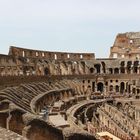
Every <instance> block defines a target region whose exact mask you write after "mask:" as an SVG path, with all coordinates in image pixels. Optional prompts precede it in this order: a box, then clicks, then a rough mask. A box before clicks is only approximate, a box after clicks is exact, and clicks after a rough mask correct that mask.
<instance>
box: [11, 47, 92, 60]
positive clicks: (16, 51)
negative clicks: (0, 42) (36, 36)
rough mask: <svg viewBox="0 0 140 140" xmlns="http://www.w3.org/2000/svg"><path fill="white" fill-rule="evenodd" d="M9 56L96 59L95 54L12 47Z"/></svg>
mask: <svg viewBox="0 0 140 140" xmlns="http://www.w3.org/2000/svg"><path fill="white" fill-rule="evenodd" d="M9 55H13V56H15V57H19V56H20V57H27V58H45V59H50V60H89V59H90V60H92V59H95V55H94V53H69V52H66V53H65V52H48V51H38V50H31V49H25V48H18V47H14V46H11V47H10V50H9Z"/></svg>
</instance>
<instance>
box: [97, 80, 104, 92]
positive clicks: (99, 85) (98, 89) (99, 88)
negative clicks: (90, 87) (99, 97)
mask: <svg viewBox="0 0 140 140" xmlns="http://www.w3.org/2000/svg"><path fill="white" fill-rule="evenodd" d="M103 90H104V85H103V83H101V82H99V83H98V84H97V91H100V92H103Z"/></svg>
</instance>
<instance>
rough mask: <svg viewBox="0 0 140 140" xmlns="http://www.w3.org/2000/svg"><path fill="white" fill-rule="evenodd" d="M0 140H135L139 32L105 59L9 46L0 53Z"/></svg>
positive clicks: (139, 114) (139, 106) (138, 130)
mask: <svg viewBox="0 0 140 140" xmlns="http://www.w3.org/2000/svg"><path fill="white" fill-rule="evenodd" d="M0 132H1V133H0V139H2V140H28V139H29V140H140V32H129V33H122V34H118V35H117V37H116V39H115V42H114V44H113V46H112V47H111V49H110V56H109V58H99V59H97V58H96V57H95V54H94V53H69V52H49V51H40V50H31V49H26V48H19V47H15V46H10V49H9V54H8V55H3V54H1V55H0Z"/></svg>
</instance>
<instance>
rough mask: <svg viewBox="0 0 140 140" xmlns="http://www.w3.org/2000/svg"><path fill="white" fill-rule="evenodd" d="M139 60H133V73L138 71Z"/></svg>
mask: <svg viewBox="0 0 140 140" xmlns="http://www.w3.org/2000/svg"><path fill="white" fill-rule="evenodd" d="M138 65H139V61H134V67H133V73H138Z"/></svg>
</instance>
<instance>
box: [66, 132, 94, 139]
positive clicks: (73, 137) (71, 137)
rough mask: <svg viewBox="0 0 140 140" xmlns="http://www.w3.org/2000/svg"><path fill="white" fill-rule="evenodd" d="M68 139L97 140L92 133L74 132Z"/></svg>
mask: <svg viewBox="0 0 140 140" xmlns="http://www.w3.org/2000/svg"><path fill="white" fill-rule="evenodd" d="M66 140H96V138H95V137H93V136H91V135H88V136H87V135H83V134H82V133H81V134H77V133H75V134H73V135H71V136H69V137H68V138H66Z"/></svg>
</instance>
